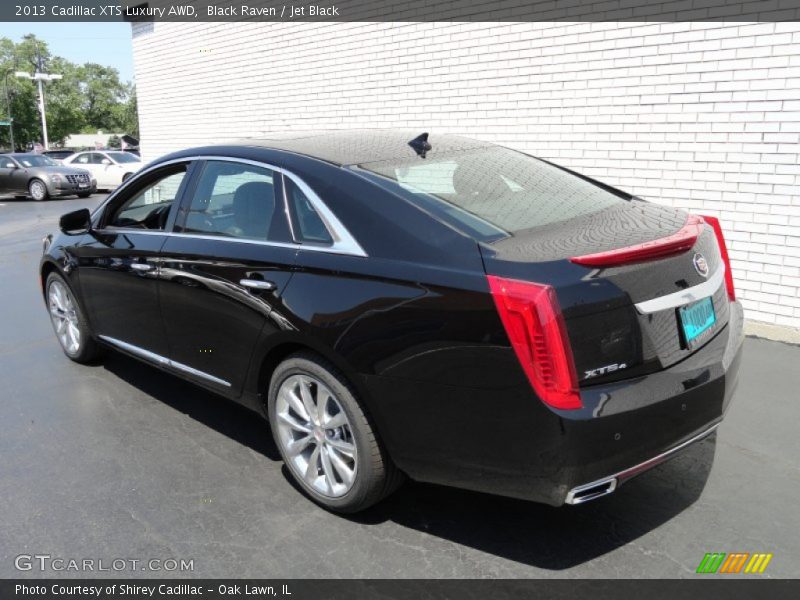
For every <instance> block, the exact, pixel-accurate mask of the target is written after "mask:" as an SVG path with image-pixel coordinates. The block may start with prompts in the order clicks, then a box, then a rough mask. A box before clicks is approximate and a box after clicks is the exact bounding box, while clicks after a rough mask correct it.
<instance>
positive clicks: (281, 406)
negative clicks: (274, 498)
mask: <svg viewBox="0 0 800 600" xmlns="http://www.w3.org/2000/svg"><path fill="white" fill-rule="evenodd" d="M275 414H276V417H277V429H278V437H279V440H278V443H280V445H281V448H282V449H283V453H284V456H285V457H286V462H287V464H288V465H289V467H290V468H291V469H292V471H294V473H295V475H296V476H297V477H298V478H299V479H301V480H303V481H304V482H305V483H306V485H308V486H309V487H311V488H312V489H314V490H315V491H316V492H318V493H320V494H322V495H323V496H328V497H332V498H338V497H340V496H344V495H345V494H346V493H347V492H349V491H350V489H351V488H352V487H353V483H354V482H355V479H356V466H357V460H356V459H357V454H356V444H355V440H354V439H353V430H352V428H351V426H350V421H349V420H348V419H347V415H346V414H345V412H344V409H343V408H342V405H341V404H339V401H338V400H337V399H336V396H334V394H333V392H331V391H330V389H328V387H326V386H325V384H324V383H322V382H321V381H320V380H318V379H316V378H315V377H312V376H310V375H291V376H290V377H287V378H286V379H285V380H284V382H283V383H282V384H281V386H280V388H279V389H278V394H277V398H276V403H275Z"/></svg>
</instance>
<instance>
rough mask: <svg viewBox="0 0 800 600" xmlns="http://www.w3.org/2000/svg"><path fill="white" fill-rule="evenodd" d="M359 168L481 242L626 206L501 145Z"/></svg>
mask: <svg viewBox="0 0 800 600" xmlns="http://www.w3.org/2000/svg"><path fill="white" fill-rule="evenodd" d="M359 167H360V168H361V169H364V170H365V171H367V172H369V173H373V174H376V175H378V176H380V177H381V178H382V179H383V180H384V181H383V182H378V181H376V183H380V184H381V185H382V187H385V188H388V189H392V188H394V191H395V192H397V193H400V195H402V196H404V197H406V198H409V199H411V200H412V201H413V202H415V203H417V204H418V205H420V206H422V207H423V208H425V209H426V210H429V211H431V212H433V213H434V214H435V215H436V216H438V217H440V218H441V219H442V220H444V221H446V222H449V223H452V224H454V225H455V226H457V227H460V228H461V229H462V230H466V232H467V233H470V234H471V235H473V236H474V237H476V238H478V239H481V240H492V239H498V238H501V237H506V236H508V235H511V234H513V233H515V232H518V231H522V230H525V229H532V228H535V227H543V226H546V225H550V224H552V223H557V222H560V221H566V220H569V219H573V218H576V217H580V216H583V215H587V214H591V213H594V212H598V211H601V210H603V209H606V208H609V207H610V206H613V205H615V204H618V203H621V202H625V199H623V196H622V195H617V194H615V193H613V192H611V191H608V190H606V189H603V188H602V187H599V186H597V185H595V184H593V183H591V182H588V181H585V180H584V179H582V178H580V177H578V176H576V175H573V174H571V173H568V172H566V171H563V170H562V169H559V168H558V167H555V166H553V165H550V164H548V163H546V162H544V161H541V160H539V159H537V158H534V157H532V156H528V155H526V154H522V153H520V152H516V151H514V150H509V149H507V148H501V147H496V146H495V147H487V148H479V149H475V150H468V151H464V152H453V153H449V154H441V155H438V156H437V155H434V154H429V155H428V158H427V159H422V158H418V157H415V158H403V159H398V160H390V161H380V162H374V163H366V164H362V165H359ZM373 180H375V179H373Z"/></svg>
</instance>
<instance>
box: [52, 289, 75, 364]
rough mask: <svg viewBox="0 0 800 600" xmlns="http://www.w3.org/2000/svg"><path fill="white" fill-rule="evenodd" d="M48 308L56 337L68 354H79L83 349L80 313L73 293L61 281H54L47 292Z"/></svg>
mask: <svg viewBox="0 0 800 600" xmlns="http://www.w3.org/2000/svg"><path fill="white" fill-rule="evenodd" d="M47 307H48V309H49V310H50V320H51V321H52V322H53V328H54V329H55V330H56V337H57V338H58V341H59V342H60V343H61V347H62V348H64V350H65V351H66V352H67V354H70V355H74V354H77V353H78V352H79V351H80V349H81V331H80V329H79V328H78V312H77V309H76V307H75V301H74V300H73V299H72V293H71V292H70V291H69V290H68V289H67V286H66V285H64V284H63V283H61V282H60V281H53V282H52V283H51V284H50V288H49V289H48V292H47Z"/></svg>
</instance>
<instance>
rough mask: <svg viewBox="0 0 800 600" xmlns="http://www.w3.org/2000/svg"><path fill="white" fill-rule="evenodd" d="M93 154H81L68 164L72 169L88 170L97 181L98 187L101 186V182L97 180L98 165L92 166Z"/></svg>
mask: <svg viewBox="0 0 800 600" xmlns="http://www.w3.org/2000/svg"><path fill="white" fill-rule="evenodd" d="M92 154H93V153H92V152H81V153H80V154H77V155H75V157H74V158H72V160H70V161H69V163H67V165H68V166H70V167H79V168H81V169H86V170H87V171H89V173H90V174H91V176H92V179H94V180H95V181H97V185H98V187H99V186H100V180H99V179H98V178H97V176H98V173H97V165H95V164H92V161H91V159H92Z"/></svg>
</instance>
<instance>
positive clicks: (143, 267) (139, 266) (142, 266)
mask: <svg viewBox="0 0 800 600" xmlns="http://www.w3.org/2000/svg"><path fill="white" fill-rule="evenodd" d="M131 269H133V270H134V271H140V272H142V273H144V272H145V271H152V270H153V265H148V264H147V263H131Z"/></svg>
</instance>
